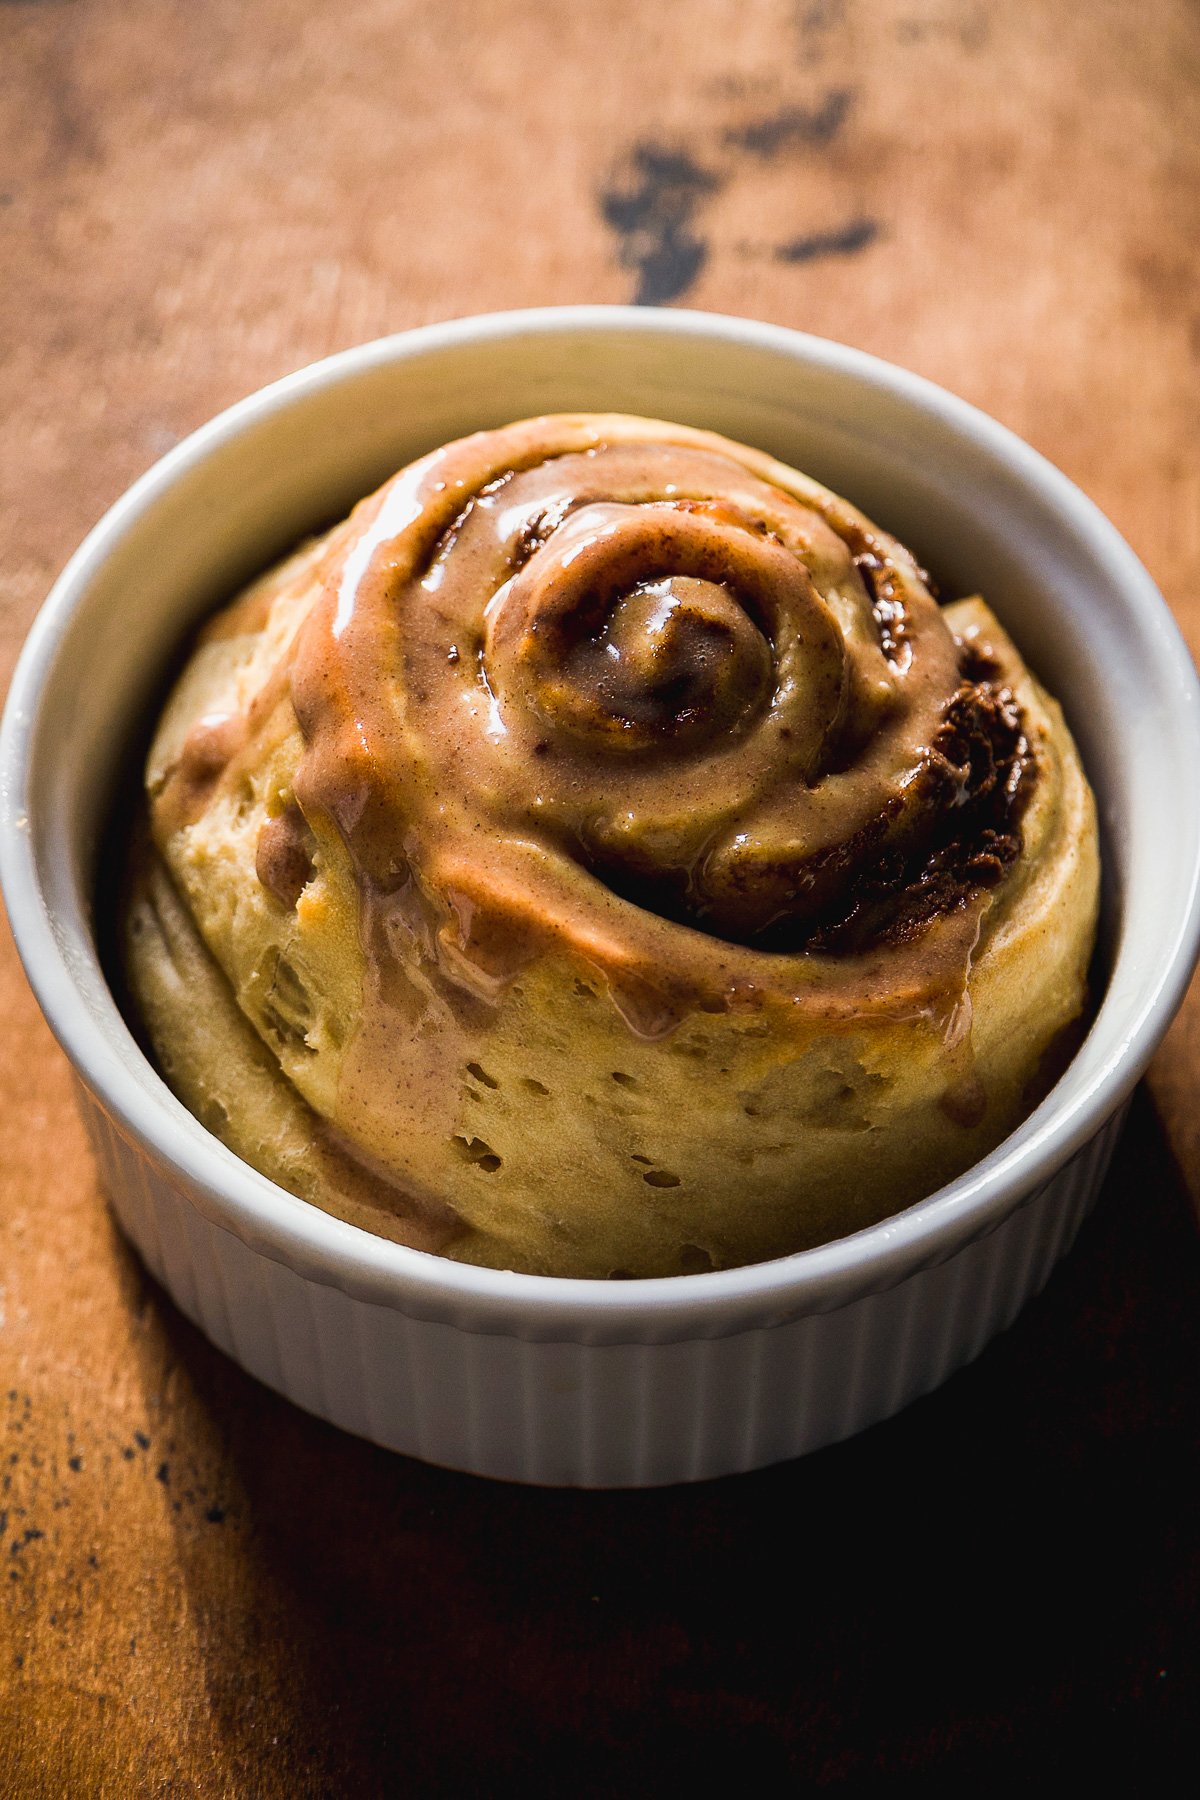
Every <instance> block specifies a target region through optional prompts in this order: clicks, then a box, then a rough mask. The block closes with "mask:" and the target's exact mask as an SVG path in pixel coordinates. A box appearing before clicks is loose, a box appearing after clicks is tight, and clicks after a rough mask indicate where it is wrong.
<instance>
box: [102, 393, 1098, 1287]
mask: <svg viewBox="0 0 1200 1800" xmlns="http://www.w3.org/2000/svg"><path fill="white" fill-rule="evenodd" d="M147 792H148V819H149V831H148V833H147V834H146V841H145V843H144V844H143V846H142V848H141V849H140V851H139V852H138V854H137V856H136V858H135V863H136V874H135V879H134V880H133V882H132V885H131V891H130V894H129V898H128V902H127V906H126V911H125V944H126V954H127V963H128V970H129V976H130V983H131V987H132V989H133V992H134V994H135V996H136V1000H137V1004H138V1006H139V1008H140V1011H141V1014H142V1017H143V1020H144V1022H145V1025H146V1028H147V1032H148V1035H149V1038H150V1040H151V1043H152V1046H153V1048H154V1051H155V1054H156V1055H157V1058H158V1060H159V1062H160V1065H161V1066H162V1068H163V1070H164V1073H165V1074H166V1076H167V1079H168V1080H169V1081H170V1082H171V1084H172V1085H173V1086H174V1088H175V1089H176V1091H177V1093H178V1094H179V1095H180V1097H181V1098H182V1099H183V1101H184V1102H185V1104H187V1105H188V1106H189V1107H191V1108H192V1110H193V1111H194V1112H196V1114H197V1115H198V1116H199V1117H200V1118H201V1119H202V1120H203V1121H204V1122H205V1123H207V1124H208V1125H209V1126H210V1127H211V1128H212V1129H213V1130H215V1131H216V1132H217V1133H218V1134H219V1135H220V1136H221V1137H223V1138H224V1139H225V1140H226V1142H227V1143H228V1144H229V1145H230V1146H231V1147H232V1148H233V1149H234V1150H235V1151H237V1152H238V1153H239V1154H240V1155H241V1156H243V1157H244V1158H245V1159H246V1160H247V1161H249V1162H251V1163H252V1164H254V1165H255V1166H256V1167H258V1168H259V1169H261V1170H263V1171H264V1172H265V1173H266V1174H268V1175H270V1176H272V1177H273V1178H274V1179H275V1180H277V1181H278V1182H280V1183H281V1184H282V1185H283V1186H285V1187H287V1188H289V1189H291V1190H292V1191H293V1192H295V1193H297V1194H299V1195H300V1196H302V1197H303V1198H304V1199H306V1200H309V1201H311V1202H312V1203H314V1204H316V1205H318V1206H321V1207H324V1208H326V1209H327V1210H329V1211H331V1212H334V1213H337V1214H339V1215H341V1216H343V1217H345V1218H348V1219H350V1220H352V1221H353V1222H355V1223H359V1224H364V1225H366V1226H368V1227H369V1228H370V1229H373V1230H376V1231H379V1232H382V1233H384V1234H385V1235H388V1236H390V1237H393V1238H395V1239H398V1240H399V1241H402V1242H405V1243H409V1244H412V1245H415V1246H417V1247H418V1248H423V1249H427V1250H434V1251H438V1252H440V1253H442V1254H445V1255H447V1256H452V1257H456V1258H458V1259H460V1260H463V1261H469V1262H477V1263H484V1264H489V1265H493V1266H498V1267H509V1268H515V1269H522V1270H528V1271H532V1272H534V1273H548V1274H565V1275H577V1276H595V1277H604V1276H614V1275H629V1276H643V1275H663V1274H679V1273H687V1272H691V1271H696V1270H703V1269H710V1268H716V1267H723V1266H729V1265H732V1264H737V1263H742V1262H749V1261H756V1260H759V1259H762V1258H766V1257H771V1256H777V1255H781V1254H785V1253H787V1252H789V1251H793V1250H797V1249H801V1248H804V1247H807V1246H811V1245H814V1244H818V1243H821V1242H823V1241H826V1240H828V1239H830V1238H833V1237H837V1236H841V1235H844V1234H845V1233H848V1232H851V1231H854V1230H856V1229H858V1228H860V1227H862V1226H864V1225H867V1224H869V1223H872V1222H874V1221H876V1220H878V1219H880V1218H881V1217H883V1216H885V1215H887V1214H889V1213H892V1212H895V1211H897V1210H899V1209H900V1208H902V1207H905V1206H907V1205H909V1204H910V1203H912V1202H913V1201H915V1200H917V1199H919V1198H920V1197H921V1196H923V1195H925V1194H928V1193H929V1192H931V1191H932V1190H934V1189H936V1188H937V1187H938V1186H939V1185H941V1184H942V1183H943V1182H945V1181H946V1180H948V1179H949V1178H951V1177H952V1176H954V1175H955V1174H957V1173H959V1172H961V1171H962V1170H963V1169H965V1168H966V1167H968V1166H969V1165H970V1164H971V1163H972V1162H974V1161H975V1160H977V1159H978V1158H979V1157H980V1156H981V1155H983V1154H984V1153H985V1152H986V1151H988V1150H989V1149H991V1148H992V1147H993V1146H994V1145H995V1144H996V1143H998V1142H999V1140H1000V1139H1001V1138H1002V1137H1004V1136H1005V1135H1006V1134H1007V1133H1008V1132H1009V1131H1011V1130H1012V1129H1013V1127H1014V1126H1015V1125H1016V1124H1017V1123H1018V1121H1019V1120H1020V1119H1021V1118H1022V1117H1023V1116H1024V1114H1025V1113H1026V1112H1027V1111H1028V1109H1029V1108H1030V1106H1031V1105H1032V1104H1033V1102H1034V1100H1035V1099H1036V1097H1037V1094H1038V1086H1039V1082H1041V1083H1043V1084H1044V1083H1045V1082H1046V1080H1047V1079H1048V1077H1047V1073H1046V1072H1047V1070H1048V1069H1049V1068H1050V1067H1051V1066H1052V1064H1053V1059H1054V1057H1055V1056H1056V1055H1058V1054H1060V1053H1061V1051H1062V1047H1063V1045H1064V1044H1065V1043H1066V1042H1068V1041H1069V1038H1070V1033H1071V1031H1072V1028H1073V1027H1074V1026H1075V1025H1076V1023H1077V1022H1078V1021H1079V1019H1080V1017H1081V1015H1082V1013H1083V1010H1084V1006H1085V998H1086V971H1087V965H1088V961H1089V957H1090V955H1091V950H1092V945H1093V938H1094V933H1095V924H1096V910H1097V888H1098V857H1097V834H1096V821H1095V811H1094V805H1093V801H1092V796H1091V793H1090V790H1089V788H1088V784H1087V781H1086V779H1085V777H1084V774H1083V772H1082V769H1081V766H1080V762H1079V758H1078V756H1077V753H1076V750H1075V747H1074V745H1073V743H1072V740H1071V737H1070V735H1069V733H1068V731H1067V728H1066V726H1065V724H1064V722H1063V718H1062V714H1061V712H1060V710H1059V708H1058V706H1057V705H1056V703H1055V702H1054V700H1052V699H1051V698H1050V697H1049V695H1047V694H1046V693H1045V691H1044V690H1043V689H1042V688H1041V687H1040V686H1039V684H1038V682H1037V681H1036V680H1035V679H1034V677H1033V676H1032V675H1031V674H1030V672H1029V670H1028V669H1027V668H1026V667H1025V664H1024V662H1023V661H1022V659H1021V656H1020V654H1019V652H1018V651H1017V650H1016V649H1015V648H1014V646H1013V644H1012V643H1011V642H1010V640H1009V638H1008V637H1007V636H1006V634H1005V632H1004V631H1003V629H1002V628H1001V626H1000V625H999V624H998V622H997V621H996V619H995V618H994V617H993V615H992V614H991V612H990V611H989V609H988V608H987V606H986V605H985V604H984V602H983V601H982V600H981V599H979V598H969V599H965V600H959V601H957V602H955V603H954V604H952V605H946V606H943V605H940V604H939V603H938V602H937V600H935V598H934V597H933V594H932V592H931V589H930V584H929V580H928V577H927V576H925V574H924V573H923V571H922V570H921V569H920V568H919V566H918V565H917V563H916V562H915V561H914V559H913V557H912V556H911V555H910V554H909V552H908V551H907V550H905V549H904V548H903V547H902V546H901V545H900V544H899V543H897V542H896V541H895V539H894V538H892V537H890V536H889V535H888V534H887V533H886V532H885V531H882V530H880V529H879V528H878V527H876V526H875V525H873V524H871V523H870V522H869V521H868V520H867V519H866V518H864V517H863V515H862V514H861V513H859V512H858V511H857V510H856V509H855V508H854V507H853V506H852V505H850V504H849V503H848V502H846V501H845V500H842V499H839V498H838V497H837V496H836V495H834V494H832V493H830V492H828V491H827V490H826V489H825V488H823V487H821V486H819V485H818V484H817V483H816V482H814V481H811V480H809V479H808V478H807V477H805V476H804V475H801V474H798V473H797V472H796V471H795V470H792V469H790V468H786V467H784V466H782V465H781V464H780V463H778V462H775V461H773V460H772V459H771V458H769V457H767V456H765V455H763V454H761V453H760V452H758V451H755V450H752V449H748V448H746V447H745V446H743V445H740V444H736V443H732V442H730V441H729V440H727V439H724V438H721V437H717V436H715V435H713V434H711V433H708V432H703V431H697V430H691V429H686V428H684V427H681V426H678V425H672V424H666V423H662V422H660V421H654V420H647V419H639V418H630V417H626V416H623V415H594V414H593V415H561V416H554V417H548V418H540V419H530V420H524V421H522V422H520V423H518V424H514V425H511V426H509V427H507V428H505V429H502V430H496V431H487V432H480V433H477V434H476V435H474V436H471V437H467V438H464V439H461V440H460V441H458V442H456V443H452V444H449V445H447V446H446V447H444V448H442V449H439V450H436V451H434V452H433V453H432V454H431V455H428V456H425V457H423V458H422V459H421V460H420V461H418V462H415V463H413V464H411V465H410V466H409V467H407V468H405V469H403V470H401V472H400V473H399V474H398V475H396V476H395V477H394V478H393V479H392V480H390V481H389V482H387V483H386V484H385V485H384V486H383V487H382V488H381V489H380V490H379V491H378V492H377V493H375V494H373V495H372V496H370V497H369V498H368V499H365V500H363V501H362V502H361V504H360V505H359V506H358V507H356V509H355V510H354V512H353V513H352V514H351V515H350V517H349V519H347V520H346V521H345V522H344V523H343V524H341V525H339V526H338V527H336V528H335V529H334V530H333V531H332V532H330V533H329V534H328V535H327V536H326V537H324V538H323V539H321V540H320V541H319V542H316V543H314V544H311V545H309V546H307V547H306V548H304V549H302V550H301V551H300V552H299V553H298V554H296V555H295V556H293V557H292V558H290V559H289V560H288V561H287V562H285V563H284V564H283V565H282V566H281V567H279V568H277V569H275V570H273V571H272V572H271V573H270V574H268V575H266V576H265V577H263V578H262V579H261V580H260V581H258V582H257V583H256V584H255V585H254V586H253V587H251V588H250V589H249V591H248V592H246V593H245V594H244V595H242V596H241V597H240V598H239V599H237V600H235V601H234V602H233V604H232V605H230V606H229V607H227V609H226V610H225V611H223V612H222V613H220V614H219V615H218V616H217V617H216V618H215V619H214V620H213V621H212V622H211V623H210V624H209V625H208V627H207V628H206V629H205V630H204V631H203V632H202V633H201V636H200V638H199V640H198V642H197V644H196V645H195V647H194V649H193V651H192V654H191V656H190V659H189V661H188V663H187V666H186V668H185V670H184V673H183V675H182V677H181V679H180V680H179V682H178V684H177V685H176V687H175V689H174V692H173V693H172V694H171V696H170V698H169V700H168V703H167V706H166V709H165V712H164V713H163V716H162V719H161V721H160V724H159V726H158V730H157V733H156V735H155V738H154V742H153V746H152V749H151V752H150V757H149V762H148V767H147Z"/></svg>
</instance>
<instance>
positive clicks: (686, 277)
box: [600, 142, 722, 306]
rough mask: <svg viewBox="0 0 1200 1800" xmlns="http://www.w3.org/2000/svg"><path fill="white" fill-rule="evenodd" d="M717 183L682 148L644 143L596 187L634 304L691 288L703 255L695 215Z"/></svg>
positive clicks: (657, 301) (654, 302)
mask: <svg viewBox="0 0 1200 1800" xmlns="http://www.w3.org/2000/svg"><path fill="white" fill-rule="evenodd" d="M721 185H722V180H721V177H720V176H719V175H717V174H716V173H714V171H713V170H712V169H709V168H705V167H704V166H703V164H701V163H699V162H697V161H696V160H695V158H694V157H693V156H692V155H691V153H690V152H689V151H688V150H686V149H683V148H681V147H673V146H670V145H666V144H657V143H650V142H645V143H640V144H635V145H634V147H633V150H632V152H631V155H630V158H629V162H628V165H627V167H626V168H625V169H624V170H622V171H621V172H619V173H618V174H617V175H616V176H615V177H614V179H613V181H612V182H611V183H610V184H609V185H608V186H606V187H605V188H603V189H602V190H601V193H600V211H601V214H602V215H603V218H604V221H605V223H606V224H607V225H608V226H609V227H610V228H611V229H612V230H613V231H614V232H616V234H617V237H618V239H619V242H620V249H619V251H618V255H619V257H620V260H621V264H622V266H623V267H624V268H626V269H630V270H631V271H632V272H633V273H634V275H635V276H636V286H635V289H634V294H633V299H634V302H635V304H636V305H638V306H664V305H666V304H667V302H668V301H671V300H677V299H679V297H680V295H682V294H685V293H686V292H687V290H688V289H689V288H690V287H691V285H692V283H693V282H694V281H695V279H696V277H697V276H698V275H699V273H700V271H701V269H702V268H703V267H704V264H705V262H706V260H707V258H708V244H707V242H706V240H705V239H704V238H703V237H702V236H701V235H700V233H699V232H698V231H697V230H696V229H695V222H696V215H697V213H698V212H699V210H700V207H701V205H702V204H703V202H704V201H705V200H706V199H707V198H708V197H709V196H710V195H712V194H714V193H716V192H717V191H718V189H719V188H720V187H721Z"/></svg>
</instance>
